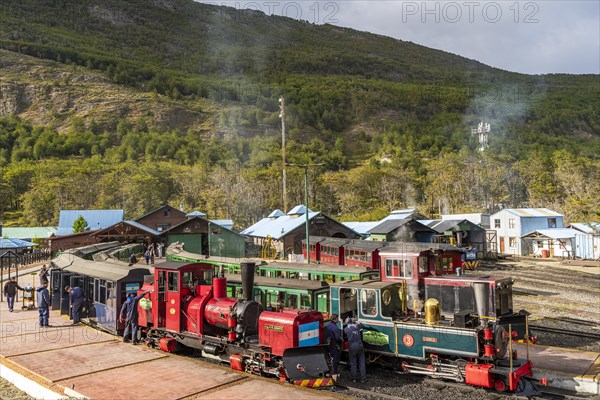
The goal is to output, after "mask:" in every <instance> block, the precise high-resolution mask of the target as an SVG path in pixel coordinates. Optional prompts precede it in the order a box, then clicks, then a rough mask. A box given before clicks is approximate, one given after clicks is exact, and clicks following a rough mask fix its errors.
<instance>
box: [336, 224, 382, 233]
mask: <svg viewBox="0 0 600 400" xmlns="http://www.w3.org/2000/svg"><path fill="white" fill-rule="evenodd" d="M343 224H344V225H345V226H347V227H348V228H350V229H352V230H353V231H355V232H357V233H360V234H361V235H367V234H368V233H369V230H370V229H373V228H375V227H376V226H377V225H378V224H379V221H369V222H343Z"/></svg>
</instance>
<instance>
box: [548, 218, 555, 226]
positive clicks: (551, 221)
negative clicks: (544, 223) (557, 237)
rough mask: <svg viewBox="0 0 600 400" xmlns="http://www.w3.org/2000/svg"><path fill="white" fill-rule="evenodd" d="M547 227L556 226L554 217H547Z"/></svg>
mask: <svg viewBox="0 0 600 400" xmlns="http://www.w3.org/2000/svg"><path fill="white" fill-rule="evenodd" d="M548 228H556V218H548Z"/></svg>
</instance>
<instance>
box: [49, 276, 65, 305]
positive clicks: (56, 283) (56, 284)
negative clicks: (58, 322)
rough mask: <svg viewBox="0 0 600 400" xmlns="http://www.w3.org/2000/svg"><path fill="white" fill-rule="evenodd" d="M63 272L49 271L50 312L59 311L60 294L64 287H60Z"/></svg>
mask: <svg viewBox="0 0 600 400" xmlns="http://www.w3.org/2000/svg"><path fill="white" fill-rule="evenodd" d="M62 274H64V272H63V271H62V270H60V269H56V270H54V269H53V270H51V271H50V285H51V286H50V298H51V302H52V310H55V311H56V310H60V302H61V298H62V296H61V292H62V291H63V290H64V286H61V275H62Z"/></svg>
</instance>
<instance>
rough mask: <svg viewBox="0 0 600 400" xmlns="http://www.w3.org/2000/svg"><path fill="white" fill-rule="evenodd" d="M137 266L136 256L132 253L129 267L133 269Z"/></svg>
mask: <svg viewBox="0 0 600 400" xmlns="http://www.w3.org/2000/svg"><path fill="white" fill-rule="evenodd" d="M135 264H137V257H136V256H135V253H131V257H129V266H130V267H131V266H132V265H135Z"/></svg>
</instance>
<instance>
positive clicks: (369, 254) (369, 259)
mask: <svg viewBox="0 0 600 400" xmlns="http://www.w3.org/2000/svg"><path fill="white" fill-rule="evenodd" d="M371 260H372V258H371V253H367V261H368V262H371Z"/></svg>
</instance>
